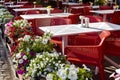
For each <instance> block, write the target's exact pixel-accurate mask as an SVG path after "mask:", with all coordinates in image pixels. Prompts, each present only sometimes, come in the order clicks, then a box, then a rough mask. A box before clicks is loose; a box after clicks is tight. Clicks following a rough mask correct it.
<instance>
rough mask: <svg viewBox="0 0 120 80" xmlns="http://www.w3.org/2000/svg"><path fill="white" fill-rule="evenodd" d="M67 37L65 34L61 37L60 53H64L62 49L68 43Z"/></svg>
mask: <svg viewBox="0 0 120 80" xmlns="http://www.w3.org/2000/svg"><path fill="white" fill-rule="evenodd" d="M67 42H68V39H67V36H63V37H62V54H63V55H64V49H65V47H66V46H67V45H68V43H67Z"/></svg>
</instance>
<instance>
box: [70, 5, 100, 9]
mask: <svg viewBox="0 0 120 80" xmlns="http://www.w3.org/2000/svg"><path fill="white" fill-rule="evenodd" d="M84 7H92V8H93V9H98V8H99V6H73V7H71V8H73V9H81V8H84Z"/></svg>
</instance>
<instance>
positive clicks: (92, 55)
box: [65, 31, 110, 80]
mask: <svg viewBox="0 0 120 80" xmlns="http://www.w3.org/2000/svg"><path fill="white" fill-rule="evenodd" d="M109 35H110V32H109V31H102V32H101V33H100V35H99V37H100V39H99V40H100V42H99V44H97V45H86V46H79V45H68V46H67V47H66V48H65V54H66V55H67V60H68V61H70V62H71V63H74V64H78V65H79V64H82V63H83V64H89V65H95V66H98V68H99V71H100V77H101V80H106V79H105V74H104V65H103V63H104V45H105V39H106V38H107V37H108V36H109Z"/></svg>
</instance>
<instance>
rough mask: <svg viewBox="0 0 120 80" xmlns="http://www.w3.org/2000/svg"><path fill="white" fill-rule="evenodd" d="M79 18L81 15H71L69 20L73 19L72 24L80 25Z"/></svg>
mask: <svg viewBox="0 0 120 80" xmlns="http://www.w3.org/2000/svg"><path fill="white" fill-rule="evenodd" d="M79 16H80V14H79V13H78V14H73V15H69V16H68V18H69V19H71V22H72V24H78V23H79Z"/></svg>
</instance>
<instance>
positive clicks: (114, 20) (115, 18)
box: [111, 11, 120, 24]
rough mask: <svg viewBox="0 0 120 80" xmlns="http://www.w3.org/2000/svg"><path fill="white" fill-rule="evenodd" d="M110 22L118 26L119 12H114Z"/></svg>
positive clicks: (119, 22)
mask: <svg viewBox="0 0 120 80" xmlns="http://www.w3.org/2000/svg"><path fill="white" fill-rule="evenodd" d="M111 22H112V23H114V24H120V11H115V12H114V14H113V15H112V19H111Z"/></svg>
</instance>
